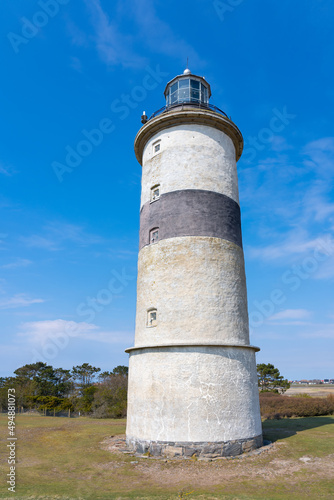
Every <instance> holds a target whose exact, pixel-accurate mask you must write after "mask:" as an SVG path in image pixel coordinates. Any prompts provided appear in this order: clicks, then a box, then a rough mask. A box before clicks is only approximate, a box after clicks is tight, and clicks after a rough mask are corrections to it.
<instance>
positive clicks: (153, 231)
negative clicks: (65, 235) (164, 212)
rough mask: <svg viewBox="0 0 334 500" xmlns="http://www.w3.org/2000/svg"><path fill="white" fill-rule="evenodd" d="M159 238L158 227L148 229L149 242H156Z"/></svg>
mask: <svg viewBox="0 0 334 500" xmlns="http://www.w3.org/2000/svg"><path fill="white" fill-rule="evenodd" d="M158 240H159V228H158V227H155V228H154V229H151V231H150V243H157V241H158Z"/></svg>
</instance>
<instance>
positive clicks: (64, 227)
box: [21, 221, 104, 251]
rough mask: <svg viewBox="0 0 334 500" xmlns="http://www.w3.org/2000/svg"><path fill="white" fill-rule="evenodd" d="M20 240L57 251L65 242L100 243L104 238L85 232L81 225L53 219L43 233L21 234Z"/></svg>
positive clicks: (30, 244)
mask: <svg viewBox="0 0 334 500" xmlns="http://www.w3.org/2000/svg"><path fill="white" fill-rule="evenodd" d="M21 241H23V243H24V244H25V245H26V246H27V247H29V248H42V249H45V250H50V251H57V250H61V249H62V245H63V244H64V243H65V242H72V243H75V244H77V245H80V246H89V245H94V244H98V243H102V242H103V241H104V240H103V238H101V237H100V236H98V235H95V234H91V233H88V232H86V231H85V230H84V228H83V227H81V226H76V225H74V224H69V223H64V222H58V221H54V222H51V223H49V224H48V225H47V226H45V227H44V234H42V235H40V234H33V235H31V236H23V237H22V238H21Z"/></svg>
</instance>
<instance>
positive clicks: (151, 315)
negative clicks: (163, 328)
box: [146, 309, 158, 328]
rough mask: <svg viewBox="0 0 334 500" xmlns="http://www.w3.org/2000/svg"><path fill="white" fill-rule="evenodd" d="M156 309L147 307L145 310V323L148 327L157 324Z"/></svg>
mask: <svg viewBox="0 0 334 500" xmlns="http://www.w3.org/2000/svg"><path fill="white" fill-rule="evenodd" d="M157 318H158V317H157V310H156V309H148V311H147V324H146V326H147V327H148V328H150V327H152V326H157V323H158V322H157Z"/></svg>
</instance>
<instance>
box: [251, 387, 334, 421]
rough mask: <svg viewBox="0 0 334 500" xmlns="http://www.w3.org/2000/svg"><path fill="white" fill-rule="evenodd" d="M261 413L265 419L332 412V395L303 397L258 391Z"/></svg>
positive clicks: (333, 407)
mask: <svg viewBox="0 0 334 500" xmlns="http://www.w3.org/2000/svg"><path fill="white" fill-rule="evenodd" d="M260 407H261V415H262V417H264V418H267V419H279V418H283V417H315V416H318V415H332V414H334V397H333V396H328V397H327V398H304V397H302V398H301V397H291V396H281V395H278V394H273V393H272V394H271V395H270V396H269V393H265V394H263V393H260Z"/></svg>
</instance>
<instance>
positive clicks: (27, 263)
mask: <svg viewBox="0 0 334 500" xmlns="http://www.w3.org/2000/svg"><path fill="white" fill-rule="evenodd" d="M30 264H32V261H31V260H28V259H20V258H19V259H16V260H15V261H13V262H9V263H8V264H4V265H3V266H1V269H16V268H17V267H27V266H30Z"/></svg>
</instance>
